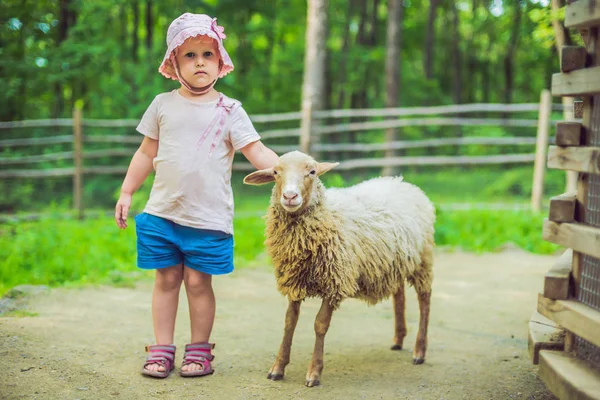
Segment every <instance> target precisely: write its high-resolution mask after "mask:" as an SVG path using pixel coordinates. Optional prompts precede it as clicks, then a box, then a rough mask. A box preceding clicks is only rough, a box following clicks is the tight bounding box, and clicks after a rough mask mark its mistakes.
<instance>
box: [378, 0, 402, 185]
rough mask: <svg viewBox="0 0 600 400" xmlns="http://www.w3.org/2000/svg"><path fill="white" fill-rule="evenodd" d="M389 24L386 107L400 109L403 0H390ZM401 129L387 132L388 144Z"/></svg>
mask: <svg viewBox="0 0 600 400" xmlns="http://www.w3.org/2000/svg"><path fill="white" fill-rule="evenodd" d="M388 4H389V8H388V24H387V50H386V59H385V89H386V90H385V105H386V107H398V105H399V93H400V76H402V73H401V65H402V62H401V51H400V50H401V48H402V21H403V16H404V5H403V0H389V2H388ZM398 136H400V133H399V129H393V128H391V129H388V130H386V134H385V140H386V142H387V143H390V142H394V141H396V140H398ZM394 155H396V152H395V151H394V150H393V149H387V150H386V151H385V156H386V157H393V156H394ZM393 173H394V170H393V168H392V167H386V168H384V170H383V172H382V175H384V176H386V175H392V174H393Z"/></svg>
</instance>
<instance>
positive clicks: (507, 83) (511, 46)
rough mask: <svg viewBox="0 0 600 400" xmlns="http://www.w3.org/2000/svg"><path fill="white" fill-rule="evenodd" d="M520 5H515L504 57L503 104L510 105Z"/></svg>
mask: <svg viewBox="0 0 600 400" xmlns="http://www.w3.org/2000/svg"><path fill="white" fill-rule="evenodd" d="M522 14H523V13H522V12H521V5H520V2H519V1H517V2H516V5H515V18H514V20H513V25H512V32H511V34H510V41H509V43H508V51H507V52H506V55H505V56H504V102H505V103H506V104H510V103H512V95H513V93H512V92H513V82H514V62H513V61H514V57H515V53H516V50H517V45H518V41H519V31H520V29H521V15H522Z"/></svg>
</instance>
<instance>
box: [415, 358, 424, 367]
mask: <svg viewBox="0 0 600 400" xmlns="http://www.w3.org/2000/svg"><path fill="white" fill-rule="evenodd" d="M424 362H425V359H424V358H417V357H415V358H413V364H414V365H419V364H423V363H424Z"/></svg>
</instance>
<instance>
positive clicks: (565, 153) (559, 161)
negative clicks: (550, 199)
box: [548, 146, 600, 174]
mask: <svg viewBox="0 0 600 400" xmlns="http://www.w3.org/2000/svg"><path fill="white" fill-rule="evenodd" d="M548 168H555V169H563V170H564V169H568V170H570V171H578V172H586V173H591V174H600V148H599V147H559V146H550V148H549V149H548Z"/></svg>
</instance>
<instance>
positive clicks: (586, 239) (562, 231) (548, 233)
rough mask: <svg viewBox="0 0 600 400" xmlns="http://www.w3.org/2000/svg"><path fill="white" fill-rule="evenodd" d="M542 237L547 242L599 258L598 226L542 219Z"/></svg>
mask: <svg viewBox="0 0 600 400" xmlns="http://www.w3.org/2000/svg"><path fill="white" fill-rule="evenodd" d="M542 238H543V239H544V240H546V241H548V242H552V243H555V244H558V245H561V246H564V247H568V248H571V249H573V250H575V251H579V252H581V253H584V254H588V255H590V256H594V257H597V258H600V228H594V227H591V226H588V225H583V224H577V223H557V222H552V221H549V220H544V226H543V228H542Z"/></svg>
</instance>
